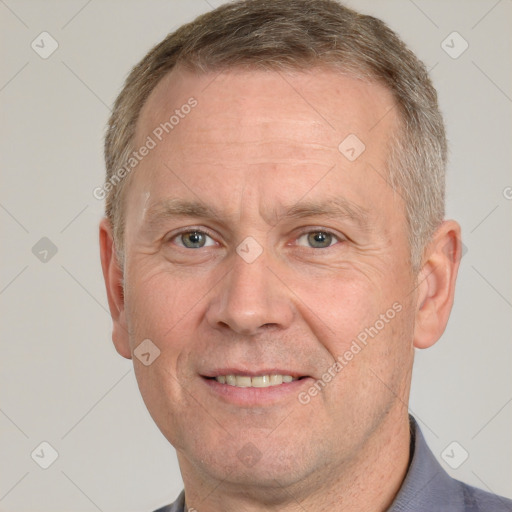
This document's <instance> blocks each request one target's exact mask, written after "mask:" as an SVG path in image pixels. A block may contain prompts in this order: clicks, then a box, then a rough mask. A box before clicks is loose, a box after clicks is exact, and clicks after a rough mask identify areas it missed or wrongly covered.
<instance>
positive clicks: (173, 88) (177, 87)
mask: <svg viewBox="0 0 512 512" xmlns="http://www.w3.org/2000/svg"><path fill="white" fill-rule="evenodd" d="M191 104H194V105H195V106H194V107H192V108H190V107H189V106H190V105H191ZM187 105H188V106H187ZM394 107H395V102H394V100H393V97H392V94H391V93H390V92H389V91H388V90H387V89H386V88H385V87H383V86H381V85H379V84H376V83H369V82H363V81H362V80H359V79H356V78H353V77H350V76H347V75H344V74H342V73H340V72H339V71H336V70H326V69H311V70H308V71H300V72H298V71H297V72H286V73H285V72H277V71H263V70H238V69H233V70H228V71H223V72H220V73H213V72H209V73H203V74H198V73H193V72H190V71H187V70H185V69H182V68H179V67H178V68H175V69H174V70H173V71H171V72H170V73H168V74H167V75H166V76H165V77H164V78H163V79H162V80H161V81H160V83H159V84H158V85H157V86H156V88H155V89H154V90H153V92H152V93H151V95H150V97H149V98H148V100H147V102H146V104H145V105H144V107H143V109H142V111H141V114H140V117H139V121H138V124H137V129H136V136H135V146H136V147H139V146H142V145H143V144H144V142H145V141H146V140H147V138H148V137H150V138H152V139H153V140H154V141H155V147H154V149H152V150H151V151H150V153H149V154H148V155H147V156H146V157H145V158H144V159H143V160H142V161H141V163H140V164H139V166H138V169H137V172H136V173H135V176H134V180H133V184H132V185H130V188H135V189H137V191H138V192H139V193H141V194H142V193H143V194H144V195H145V198H146V203H147V198H148V197H150V196H151V201H150V202H154V201H156V200H157V199H159V198H160V199H162V198H165V196H169V193H170V190H171V189H172V190H173V191H174V193H177V191H178V190H180V189H183V192H185V193H186V192H187V190H186V189H187V187H188V186H193V187H194V188H196V189H197V188H198V189H203V191H204V192H207V193H210V195H211V196H212V197H211V199H212V200H214V199H215V197H214V196H216V197H217V200H218V201H222V200H223V199H225V197H224V198H222V197H221V196H222V193H223V192H224V194H228V193H229V191H230V189H232V190H235V191H236V190H238V191H239V190H240V189H241V188H242V187H245V188H247V187H248V186H253V187H252V188H253V189H254V190H256V189H258V187H259V188H260V189H259V192H260V196H261V197H262V198H263V200H267V201H270V202H273V201H274V199H275V198H274V197H270V196H269V194H268V192H269V190H273V192H272V194H273V193H274V192H275V193H276V194H280V195H282V196H286V195H288V196H289V197H288V199H289V201H290V202H294V201H296V200H297V195H300V194H302V193H303V192H304V190H305V189H307V187H309V186H312V185H314V184H315V183H317V182H318V179H319V176H321V175H323V174H325V173H327V172H328V171H329V169H332V168H333V167H334V166H335V167H336V168H337V169H338V170H340V171H341V172H339V173H337V174H338V177H339V179H337V180H336V184H337V185H340V186H343V184H350V187H346V190H347V194H348V195H350V194H352V195H353V196H354V194H355V195H356V196H357V195H363V196H364V195H365V194H366V192H368V190H369V182H370V181H372V182H374V184H375V185H376V186H379V187H382V186H386V185H385V180H386V172H387V171H386V164H387V155H388V150H389V147H388V144H389V140H390V134H391V133H392V132H393V130H395V129H396V125H397V123H396V109H395V108H394ZM346 140H348V141H349V143H347V144H348V148H347V147H345V149H348V150H349V151H350V150H351V149H352V148H351V146H354V143H355V146H354V150H355V151H357V152H359V151H361V148H364V152H363V153H362V154H361V156H360V157H359V158H357V159H356V160H352V161H351V160H350V159H349V158H347V154H345V155H344V154H343V153H342V152H340V143H341V144H342V146H341V148H342V149H343V147H344V146H343V143H344V141H346ZM347 144H345V146H346V145H347ZM353 154H354V151H352V154H350V153H349V154H348V156H353ZM276 178H279V179H278V180H277V181H276ZM299 181H300V183H301V184H303V187H300V186H296V184H297V182H299ZM332 182H333V173H330V175H329V179H326V180H324V183H323V185H324V187H323V189H324V191H325V192H330V195H331V196H332V189H331V187H332V185H333V183H332ZM185 183H186V184H187V186H182V185H184V184H185ZM167 185H168V186H167ZM276 187H277V188H276ZM304 187H305V188H304ZM388 188H389V187H388ZM303 189H304V190H303ZM318 189H322V187H316V189H315V193H316V192H319V191H318ZM189 192H190V190H189ZM212 192H217V194H212ZM320 192H321V190H320ZM388 192H389V191H388ZM189 195H190V194H189ZM366 195H368V196H371V194H366ZM219 198H220V199H219ZM285 199H286V198H285ZM369 200H372V198H371V197H369Z"/></svg>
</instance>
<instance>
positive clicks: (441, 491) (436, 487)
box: [388, 417, 512, 512]
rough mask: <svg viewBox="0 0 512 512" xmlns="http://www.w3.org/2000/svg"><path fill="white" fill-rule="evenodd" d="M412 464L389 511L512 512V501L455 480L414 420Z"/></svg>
mask: <svg viewBox="0 0 512 512" xmlns="http://www.w3.org/2000/svg"><path fill="white" fill-rule="evenodd" d="M410 424H411V461H410V464H409V469H408V472H407V475H406V477H405V479H404V481H403V483H402V487H401V488H400V491H399V492H398V494H397V496H396V497H395V500H394V501H393V503H392V505H391V508H389V509H388V512H405V511H407V512H409V511H411V512H412V511H414V512H512V501H511V500H509V499H507V498H503V497H501V496H497V495H495V494H491V493H489V492H486V491H483V490H481V489H477V488H476V487H473V486H471V485H468V484H466V483H464V482H460V481H459V480H456V479H455V478H452V477H451V476H450V475H449V474H448V473H447V472H446V471H445V470H444V469H443V468H442V467H441V465H440V464H439V462H438V461H437V460H436V458H435V457H434V455H433V453H432V452H431V450H430V449H429V448H428V446H427V443H426V442H425V439H424V437H423V434H422V433H421V430H420V428H419V427H418V424H417V423H416V421H415V420H414V419H413V418H412V417H411V418H410Z"/></svg>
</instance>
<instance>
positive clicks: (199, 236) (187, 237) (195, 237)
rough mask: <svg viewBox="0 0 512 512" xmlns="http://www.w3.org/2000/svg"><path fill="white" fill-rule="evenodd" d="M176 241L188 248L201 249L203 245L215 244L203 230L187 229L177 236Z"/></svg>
mask: <svg viewBox="0 0 512 512" xmlns="http://www.w3.org/2000/svg"><path fill="white" fill-rule="evenodd" d="M176 243H177V244H178V245H181V246H183V247H186V248H187V249H201V247H205V246H209V245H213V244H214V242H213V240H212V239H211V238H210V237H209V236H208V235H207V234H206V233H203V232H202V231H187V232H186V233H181V234H180V235H178V236H177V237H176Z"/></svg>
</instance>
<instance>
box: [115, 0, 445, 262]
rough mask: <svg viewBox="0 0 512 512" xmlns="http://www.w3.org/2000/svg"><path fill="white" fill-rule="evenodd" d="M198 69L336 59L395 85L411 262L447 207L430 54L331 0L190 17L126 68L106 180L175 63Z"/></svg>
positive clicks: (397, 183)
mask: <svg viewBox="0 0 512 512" xmlns="http://www.w3.org/2000/svg"><path fill="white" fill-rule="evenodd" d="M178 64H179V65H183V66H185V67H187V68H188V69H191V70H193V71H195V72H211V71H220V70H223V69H229V68H251V69H267V70H268V69H274V70H290V69H293V70H305V69H310V68H314V67H317V66H322V65H323V66H325V65H327V66H329V67H332V68H336V69H339V70H340V71H342V72H344V73H346V74H350V75H353V76H357V77H359V78H362V79H366V80H369V81H377V82H379V83H381V84H383V85H384V86H386V87H387V88H388V89H389V90H390V91H391V92H392V94H393V96H394V98H395V101H396V105H397V108H398V111H399V113H400V116H399V119H400V129H399V133H397V134H395V136H394V137H393V142H392V143H391V147H390V158H389V165H388V179H389V182H390V185H391V186H392V187H393V189H394V190H396V191H397V192H399V193H400V194H401V195H402V197H403V198H404V200H405V208H406V220H407V223H408V236H409V243H410V247H411V263H412V266H413V268H414V269H417V268H418V267H419V264H420V262H421V255H422V251H423V249H424V247H425V244H426V243H427V242H428V241H429V240H430V238H431V236H432V234H433V232H434V231H435V229H436V228H437V227H438V225H439V224H440V223H441V221H442V220H443V217H444V182H445V166H446V153H447V150H446V136H445V130H444V124H443V119H442V116H441V113H440V111H439V108H438V104H437V94H436V91H435V89H434V87H433V85H432V83H431V81H430V78H429V76H428V73H427V70H426V69H425V66H424V65H423V63H422V62H421V61H420V60H419V59H418V58H417V57H416V56H415V55H414V54H413V53H412V52H411V51H410V50H409V49H408V48H407V47H406V46H405V44H404V43H403V42H402V41H401V40H400V39H399V38H398V36H397V35H396V34H395V33H394V32H393V31H392V30H391V29H389V28H388V26H387V25H386V24H385V23H384V22H382V21H381V20H378V19H376V18H374V17H372V16H367V15H363V14H360V13H358V12H355V11H353V10H351V9H348V8H347V7H344V6H343V5H341V4H339V3H338V2H336V1H334V0H244V1H237V2H234V3H228V4H225V5H222V6H220V7H219V8H217V9H215V10H213V11H211V12H208V13H206V14H203V15H201V16H199V17H198V18H196V19H195V20H194V21H192V22H191V23H188V24H186V25H183V26H182V27H180V28H179V29H178V30H176V31H175V32H173V33H171V34H169V35H168V36H167V37H166V38H165V39H164V40H163V41H162V42H161V43H159V44H158V45H157V46H155V47H154V48H153V49H152V50H151V51H150V52H149V53H148V54H147V55H146V56H145V57H144V58H143V59H142V60H141V61H140V62H139V64H137V65H136V66H135V67H134V68H133V70H132V71H131V73H130V74H129V76H128V78H127V79H126V82H125V84H124V88H123V90H122V91H121V93H120V94H119V96H118V98H117V100H116V102H115V105H114V109H113V112H112V116H111V118H110V121H109V124H108V130H107V134H106V139H105V162H106V176H107V182H108V181H109V180H112V178H113V177H114V176H115V172H116V169H119V168H121V167H122V166H123V165H124V162H125V161H126V160H127V158H128V157H129V154H130V152H131V151H133V148H132V144H133V139H134V134H135V128H136V124H137V120H138V118H139V114H140V112H141V109H142V107H143V105H144V104H145V102H146V100H147V98H148V97H149V95H150V94H151V92H152V91H153V89H154V88H155V87H156V85H157V84H158V83H159V81H160V80H161V79H162V78H163V77H164V76H165V75H166V74H167V73H169V72H170V70H172V69H173V68H174V67H175V66H177V65H178ZM125 182H126V180H122V181H120V182H119V183H118V184H117V186H114V187H111V189H110V190H109V191H108V194H107V196H106V215H107V217H108V219H109V220H110V222H111V223H112V226H113V231H114V241H115V244H116V248H117V249H118V250H121V251H122V246H123V232H124V220H123V219H124V217H123V206H122V197H123V194H122V192H123V188H124V186H125V184H126V183H125Z"/></svg>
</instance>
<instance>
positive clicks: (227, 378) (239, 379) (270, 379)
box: [215, 375, 297, 388]
mask: <svg viewBox="0 0 512 512" xmlns="http://www.w3.org/2000/svg"><path fill="white" fill-rule="evenodd" d="M215 380H216V381H217V382H220V383H221V384H229V385H230V386H236V387H238V388H251V387H252V388H268V387H269V386H279V384H283V383H287V382H292V381H294V380H297V377H292V376H291V375H258V376H256V377H250V376H248V375H219V376H218V377H215Z"/></svg>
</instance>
